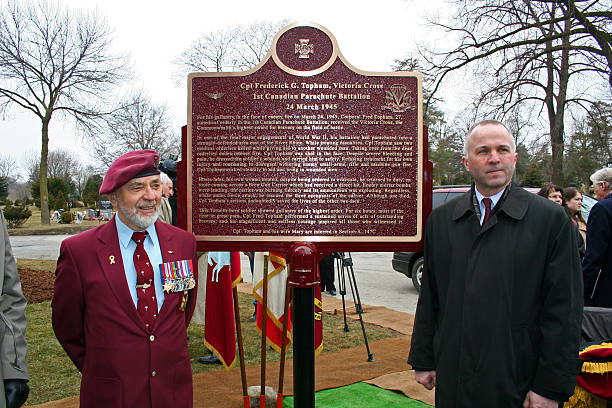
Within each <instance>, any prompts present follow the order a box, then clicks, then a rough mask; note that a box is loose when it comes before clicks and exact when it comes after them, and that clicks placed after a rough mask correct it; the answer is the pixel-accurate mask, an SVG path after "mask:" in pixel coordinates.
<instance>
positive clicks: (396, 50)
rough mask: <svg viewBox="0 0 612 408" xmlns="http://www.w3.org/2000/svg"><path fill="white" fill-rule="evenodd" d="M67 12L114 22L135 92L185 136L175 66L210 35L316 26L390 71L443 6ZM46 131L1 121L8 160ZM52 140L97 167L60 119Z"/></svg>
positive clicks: (371, 67) (319, 1)
mask: <svg viewBox="0 0 612 408" xmlns="http://www.w3.org/2000/svg"><path fill="white" fill-rule="evenodd" d="M61 4H63V5H66V6H68V7H71V8H84V9H95V8H97V10H98V12H99V13H100V14H101V15H104V16H105V17H106V19H107V21H108V23H109V26H110V27H111V28H112V29H113V30H114V46H115V48H116V49H117V50H118V51H121V52H128V53H129V54H130V56H131V62H132V64H133V67H134V70H135V74H136V78H137V79H136V81H135V82H134V83H133V84H132V85H133V87H134V88H139V87H141V88H143V89H144V90H146V91H147V92H148V93H149V95H150V96H151V98H152V99H153V101H154V102H155V103H165V104H167V105H168V107H169V109H170V112H171V114H172V115H173V123H174V127H175V128H176V131H177V132H179V130H180V127H181V126H182V125H184V124H186V123H187V85H186V83H184V84H182V85H181V86H178V87H177V86H176V85H175V83H174V81H173V79H172V73H173V71H174V69H175V68H174V66H173V65H172V61H173V59H174V58H175V57H176V56H177V55H179V54H180V53H181V52H182V51H184V50H185V49H187V48H188V47H189V46H190V44H191V43H192V42H193V41H194V40H195V39H196V38H197V37H198V36H200V35H201V34H202V33H204V32H208V31H216V30H219V29H223V28H226V27H228V26H233V25H237V24H245V25H248V24H251V23H253V22H256V21H260V20H271V21H279V20H282V19H285V18H286V19H289V21H291V22H297V21H309V22H315V23H318V24H320V25H322V26H324V27H326V28H327V29H328V30H329V31H331V33H332V34H333V35H334V36H335V37H336V40H337V42H338V45H339V48H340V51H341V52H342V54H343V55H344V56H345V57H346V58H347V60H348V61H349V62H350V63H352V64H353V65H354V66H355V67H357V68H359V69H362V70H366V71H390V70H391V68H390V67H391V64H392V63H393V61H394V59H396V58H405V57H406V56H408V55H410V54H411V52H414V51H415V50H416V45H415V44H416V41H417V40H418V39H419V38H426V39H428V40H431V39H432V36H431V32H428V30H427V29H426V27H425V19H424V16H425V15H426V13H431V12H436V10H437V9H438V8H440V5H443V0H429V1H420V0H414V1H409V0H408V1H406V0H377V1H376V0H375V1H372V0H368V1H364V0H309V1H306V2H298V1H295V2H294V1H288V0H284V1H267V0H259V1H253V0H239V1H233V0H227V1H216V2H210V1H201V0H200V1H182V0H175V1H157V0H150V1H146V2H145V1H140V0H138V1H137V0H121V1H119V0H99V1H98V0H62V1H61ZM443 10H444V9H443ZM447 11H448V10H447ZM40 126H41V125H40V121H39V120H38V118H37V117H36V116H34V115H33V114H31V113H29V112H26V111H22V110H21V109H18V108H13V109H11V111H10V114H9V117H7V118H5V119H3V120H2V119H0V138H1V139H0V140H1V146H2V148H1V151H2V153H4V154H10V155H11V156H13V157H14V158H15V159H17V160H18V161H21V160H22V158H23V155H24V153H27V152H35V153H37V154H38V152H39V151H40V147H41V142H40V137H41V135H40ZM49 133H50V142H49V146H50V149H57V148H65V149H69V150H72V151H74V152H75V154H78V155H79V156H80V157H81V158H82V159H83V161H85V162H88V161H91V159H90V157H89V153H88V152H87V150H86V146H85V143H84V142H83V141H82V140H80V139H79V137H78V135H76V134H75V131H74V129H73V128H72V126H71V125H70V124H69V123H65V122H62V121H61V120H58V118H54V119H53V120H52V121H51V126H50V132H49Z"/></svg>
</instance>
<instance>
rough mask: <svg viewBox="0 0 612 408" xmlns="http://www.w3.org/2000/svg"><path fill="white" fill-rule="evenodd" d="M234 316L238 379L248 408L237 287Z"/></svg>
mask: <svg viewBox="0 0 612 408" xmlns="http://www.w3.org/2000/svg"><path fill="white" fill-rule="evenodd" d="M233 293H234V316H235V319H236V336H237V337H238V353H239V355H240V379H241V380H242V398H243V400H244V408H249V405H250V403H249V394H248V392H247V380H246V366H245V361H244V344H243V342H242V325H241V323H240V308H239V306H238V287H237V286H234V289H233Z"/></svg>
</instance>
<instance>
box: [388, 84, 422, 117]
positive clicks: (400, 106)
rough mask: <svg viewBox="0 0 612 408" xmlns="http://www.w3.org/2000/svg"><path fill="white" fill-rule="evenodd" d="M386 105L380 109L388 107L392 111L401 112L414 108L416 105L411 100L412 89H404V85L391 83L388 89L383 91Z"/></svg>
mask: <svg viewBox="0 0 612 408" xmlns="http://www.w3.org/2000/svg"><path fill="white" fill-rule="evenodd" d="M385 101H386V102H387V103H386V105H384V106H382V107H381V109H389V110H390V111H392V112H396V113H402V112H406V111H407V110H409V109H410V110H414V109H415V108H416V106H415V105H414V104H413V102H412V91H408V90H406V85H401V84H393V85H391V88H390V90H388V91H385Z"/></svg>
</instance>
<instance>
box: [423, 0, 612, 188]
mask: <svg viewBox="0 0 612 408" xmlns="http://www.w3.org/2000/svg"><path fill="white" fill-rule="evenodd" d="M567 1H570V2H571V4H572V5H574V6H576V7H578V6H580V7H583V10H582V11H583V12H585V13H587V14H588V13H589V11H588V10H589V9H595V8H597V7H599V8H603V9H606V8H605V7H606V6H605V5H606V4H607V9H606V10H608V11H609V9H610V2H609V0H590V1H589V2H588V3H587V2H586V1H582V0H577V1H576V0H567ZM452 4H453V5H455V6H456V7H457V10H458V11H457V14H456V16H455V19H454V20H453V22H452V23H449V24H443V23H440V22H435V24H436V25H437V26H439V27H442V28H444V29H445V30H447V31H448V33H450V34H455V35H456V36H457V39H458V45H457V46H454V48H452V49H450V50H448V51H442V52H437V53H432V52H428V53H425V54H424V56H425V57H426V58H427V61H428V62H429V65H430V66H429V67H428V68H429V69H430V70H431V72H433V73H434V75H435V77H436V86H435V87H434V91H433V92H434V93H435V91H436V90H437V89H438V86H439V85H440V83H441V82H442V81H444V80H445V79H446V78H447V76H448V74H450V73H451V72H453V71H457V70H460V69H463V68H465V67H467V66H470V67H471V68H473V70H474V73H475V75H476V76H477V78H478V83H479V84H480V85H481V86H482V88H481V93H480V95H479V97H478V98H477V101H476V104H477V106H478V108H479V109H480V111H481V113H482V114H484V115H487V116H495V117H498V118H499V119H504V118H506V117H508V116H509V115H514V114H516V112H517V111H521V110H522V111H523V112H545V113H546V115H545V116H546V121H545V122H546V123H547V133H548V135H549V143H550V148H551V151H552V180H553V182H555V183H559V184H561V183H562V182H563V152H564V136H565V121H566V116H565V115H566V112H567V111H568V109H571V108H572V106H578V107H581V108H584V109H588V108H589V107H590V105H592V104H593V103H594V102H595V101H597V100H598V99H599V98H601V97H602V96H601V91H600V90H599V89H597V87H596V85H594V84H596V83H597V79H598V78H606V80H607V79H608V77H609V75H610V71H609V66H608V63H607V60H606V58H605V56H604V55H603V54H605V51H602V50H601V49H599V48H598V43H597V41H596V40H595V39H594V37H593V36H592V35H591V34H590V33H589V32H588V30H587V29H586V28H585V26H584V24H583V23H581V22H580V21H578V20H577V19H576V17H575V11H572V10H570V9H569V8H568V6H567V4H566V1H565V0H539V1H533V0H493V1H482V0H456V1H452ZM568 4H569V3H568ZM596 6H597V7H596ZM596 14H597V15H589V17H590V18H591V20H590V21H592V22H594V23H597V27H599V29H600V30H607V29H608V28H609V21H608V22H607V23H606V22H605V21H604V20H605V15H604V14H605V13H603V14H602V13H600V12H598V13H596ZM600 14H601V15H600ZM608 14H609V13H608ZM608 19H609V17H608ZM608 36H609V34H608ZM449 43H452V41H449ZM604 45H605V44H604ZM600 51H601V52H600ZM579 81H580V82H579Z"/></svg>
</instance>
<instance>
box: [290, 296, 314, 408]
mask: <svg viewBox="0 0 612 408" xmlns="http://www.w3.org/2000/svg"><path fill="white" fill-rule="evenodd" d="M293 307H294V312H295V313H294V315H293V358H294V359H293V392H294V395H295V397H294V398H293V406H294V408H312V407H314V406H315V405H314V401H315V398H314V391H315V387H314V374H315V370H314V368H315V364H314V352H315V350H314V288H295V289H294V290H293Z"/></svg>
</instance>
